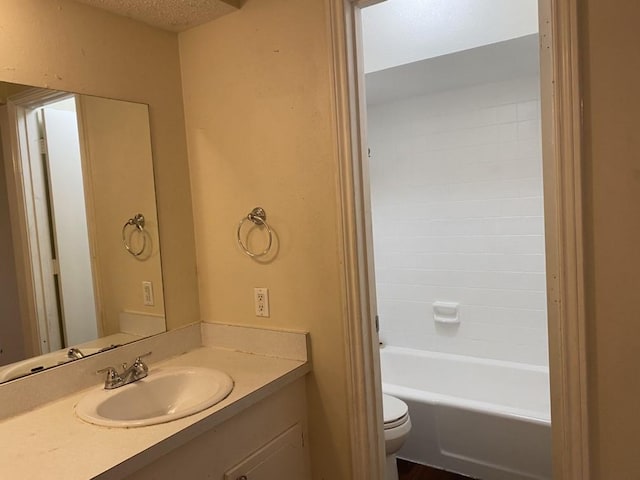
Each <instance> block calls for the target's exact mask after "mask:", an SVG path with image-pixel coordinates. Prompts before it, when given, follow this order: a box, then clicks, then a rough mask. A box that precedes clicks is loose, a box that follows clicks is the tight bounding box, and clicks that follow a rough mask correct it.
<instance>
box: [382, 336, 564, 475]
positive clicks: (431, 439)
mask: <svg viewBox="0 0 640 480" xmlns="http://www.w3.org/2000/svg"><path fill="white" fill-rule="evenodd" d="M380 360H381V365H382V390H383V391H384V392H385V393H388V394H390V395H393V396H395V397H398V398H401V399H402V400H404V401H405V402H406V403H407V404H408V406H409V415H410V416H411V423H412V425H413V429H412V431H411V434H410V436H409V439H408V440H407V443H406V444H405V446H404V447H403V448H402V449H401V450H400V452H399V454H398V456H399V457H400V458H404V459H407V460H411V461H414V462H417V463H422V464H425V465H432V466H436V467H439V468H444V469H446V470H450V471H453V472H458V473H461V474H464V475H468V476H471V477H474V478H481V479H483V480H516V479H517V480H521V479H539V480H548V479H550V478H551V420H550V413H549V412H550V408H549V371H548V369H547V368H546V367H538V366H531V365H525V364H520V363H512V362H502V361H496V360H485V359H479V358H473V357H464V356H459V355H449V354H441V353H432V352H423V351H421V350H412V349H408V348H399V347H393V346H385V347H383V348H381V349H380Z"/></svg>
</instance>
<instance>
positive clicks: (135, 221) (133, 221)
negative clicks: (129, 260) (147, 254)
mask: <svg viewBox="0 0 640 480" xmlns="http://www.w3.org/2000/svg"><path fill="white" fill-rule="evenodd" d="M129 226H133V227H135V230H133V231H132V232H131V233H130V234H129V237H128V239H131V235H133V232H136V231H137V232H138V233H139V234H140V235H142V247H140V250H138V251H135V250H133V249H132V248H131V245H129V240H128V239H127V227H129ZM122 244H123V245H124V248H125V249H126V250H127V252H129V253H130V254H131V255H133V256H134V257H139V256H140V255H142V252H144V249H145V247H146V246H147V235H146V232H145V231H144V215H142V214H141V213H137V214H136V215H135V216H134V217H133V218H130V219H129V220H127V221H126V222H125V224H124V226H123V227H122Z"/></svg>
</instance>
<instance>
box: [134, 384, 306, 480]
mask: <svg viewBox="0 0 640 480" xmlns="http://www.w3.org/2000/svg"><path fill="white" fill-rule="evenodd" d="M221 413H222V412H221ZM192 428H196V429H197V428H198V424H195V425H193V427H192ZM168 440H170V439H168ZM177 478H185V479H187V478H188V479H194V480H195V479H212V480H310V479H311V474H310V471H309V450H308V441H307V411H306V395H305V384H304V378H301V379H299V380H297V381H296V382H294V383H292V384H290V385H289V386H286V387H284V388H282V389H281V390H278V391H276V392H274V393H273V394H271V395H269V396H268V397H266V398H264V399H263V400H261V401H259V402H258V403H256V404H254V405H251V406H249V407H247V408H246V409H245V410H243V411H242V412H240V413H237V414H235V415H234V416H231V417H230V418H229V419H227V420H226V421H224V422H223V423H221V424H220V425H218V426H217V427H214V428H212V429H209V430H207V431H203V432H201V433H199V434H198V435H197V436H196V437H195V438H194V439H193V440H191V441H189V442H187V443H185V444H183V445H181V446H179V447H177V448H175V449H172V450H170V451H167V453H166V454H164V455H163V456H161V457H160V458H159V459H158V460H156V461H155V462H153V463H151V464H149V465H147V466H145V467H143V468H142V469H140V470H138V471H137V472H135V473H134V474H132V475H130V476H129V477H128V479H129V480H151V479H153V480H165V479H166V480H175V479H177Z"/></svg>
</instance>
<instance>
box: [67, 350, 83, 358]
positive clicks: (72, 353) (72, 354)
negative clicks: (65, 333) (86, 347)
mask: <svg viewBox="0 0 640 480" xmlns="http://www.w3.org/2000/svg"><path fill="white" fill-rule="evenodd" d="M67 358H68V359H70V360H78V359H80V358H84V353H82V351H81V350H80V349H79V348H76V347H71V348H70V349H69V350H68V351H67Z"/></svg>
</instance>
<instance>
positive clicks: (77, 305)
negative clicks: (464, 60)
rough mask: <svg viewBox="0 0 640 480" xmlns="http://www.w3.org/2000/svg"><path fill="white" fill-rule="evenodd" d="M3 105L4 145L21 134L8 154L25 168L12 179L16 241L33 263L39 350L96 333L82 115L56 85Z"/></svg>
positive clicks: (31, 292)
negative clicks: (56, 88)
mask: <svg viewBox="0 0 640 480" xmlns="http://www.w3.org/2000/svg"><path fill="white" fill-rule="evenodd" d="M9 109H10V112H9ZM4 110H5V112H4V117H5V120H4V121H3V124H4V125H3V126H4V127H5V128H3V133H5V135H4V141H3V144H4V145H11V144H12V142H11V140H10V137H12V136H13V138H14V139H15V141H14V148H13V151H14V153H13V154H12V153H11V151H10V150H9V151H7V152H6V154H5V157H6V158H7V159H10V158H12V157H15V158H16V160H17V161H18V163H19V165H20V168H19V169H17V171H16V174H15V175H14V177H13V178H11V179H9V182H11V183H13V185H12V187H13V188H11V189H9V190H10V192H13V194H14V195H13V197H15V198H12V201H11V203H12V205H13V211H14V214H13V221H12V223H13V227H12V230H14V245H18V246H19V247H20V248H17V249H16V250H17V251H19V252H20V254H19V256H22V257H24V258H23V260H24V264H26V265H29V268H28V272H27V275H28V276H29V277H30V281H29V282H23V283H26V284H27V285H28V286H29V288H28V290H29V291H28V292H22V295H23V296H24V297H25V298H30V299H32V300H30V301H29V303H31V302H32V308H33V309H34V312H33V313H34V315H33V318H34V320H36V321H35V322H33V323H34V325H32V326H31V328H29V329H24V330H25V331H27V330H30V331H31V336H32V339H33V340H32V343H33V345H34V352H33V353H32V355H39V354H44V353H48V352H51V351H55V350H59V349H62V348H65V347H67V346H69V345H75V344H79V343H82V342H85V341H87V340H92V339H95V338H96V337H97V334H98V323H97V313H96V303H95V298H94V287H93V286H94V275H93V266H92V263H91V258H92V255H91V252H90V237H89V227H88V224H87V206H86V203H85V198H86V196H85V184H84V180H83V174H82V171H83V165H82V156H81V139H80V133H79V127H78V125H79V122H78V114H77V111H76V101H75V97H74V96H73V95H69V94H62V93H60V92H53V91H50V90H34V91H30V92H28V93H25V94H21V95H17V96H15V97H14V99H12V102H11V103H10V105H9V108H7V107H5V109H4ZM9 132H13V133H14V134H13V135H9ZM5 150H7V149H6V148H5ZM24 316H25V317H27V318H23V322H28V321H29V320H28V317H29V315H24Z"/></svg>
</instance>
